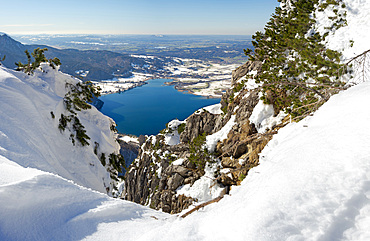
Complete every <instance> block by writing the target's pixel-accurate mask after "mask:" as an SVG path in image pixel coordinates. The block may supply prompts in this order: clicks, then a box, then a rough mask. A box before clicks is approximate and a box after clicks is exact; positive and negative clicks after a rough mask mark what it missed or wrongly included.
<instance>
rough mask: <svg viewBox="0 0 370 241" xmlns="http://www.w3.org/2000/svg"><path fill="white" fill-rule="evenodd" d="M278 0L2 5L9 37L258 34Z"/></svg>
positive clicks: (69, 0) (23, 0) (2, 26)
mask: <svg viewBox="0 0 370 241" xmlns="http://www.w3.org/2000/svg"><path fill="white" fill-rule="evenodd" d="M277 6H278V2H277V0H182V1H177V0H172V1H171V0H130V1H128V0H63V1H53V0H38V1H32V0H13V1H8V0H6V1H3V2H2V3H1V10H0V32H5V33H8V34H41V33H46V34H57V33H60V34H85V33H91V34H242V35H243V34H247V35H249V34H253V33H254V32H255V31H256V30H262V29H263V26H264V25H265V23H266V22H267V21H268V19H269V18H270V16H271V14H272V13H273V12H274V9H275V7H277Z"/></svg>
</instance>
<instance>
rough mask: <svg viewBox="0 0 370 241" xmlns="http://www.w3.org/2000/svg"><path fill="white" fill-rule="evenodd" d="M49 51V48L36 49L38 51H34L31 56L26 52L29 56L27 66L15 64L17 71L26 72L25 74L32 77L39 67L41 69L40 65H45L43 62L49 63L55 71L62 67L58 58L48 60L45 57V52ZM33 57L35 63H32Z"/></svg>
mask: <svg viewBox="0 0 370 241" xmlns="http://www.w3.org/2000/svg"><path fill="white" fill-rule="evenodd" d="M47 50H48V49H47V48H43V49H40V48H36V49H34V50H33V52H32V53H31V54H30V53H29V52H28V50H25V51H24V52H25V54H26V56H27V64H22V63H21V62H18V63H15V65H16V66H17V69H16V70H18V71H24V72H25V73H27V74H29V75H30V74H33V73H34V71H35V70H36V69H37V68H38V67H40V64H41V63H43V62H47V63H49V65H50V66H51V67H52V68H53V69H55V66H58V65H61V62H60V60H59V59H58V58H53V59H47V58H46V57H45V54H44V52H45V51H47ZM31 55H32V57H33V59H34V61H32V58H31Z"/></svg>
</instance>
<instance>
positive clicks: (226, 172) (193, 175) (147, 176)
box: [123, 62, 271, 213]
mask: <svg viewBox="0 0 370 241" xmlns="http://www.w3.org/2000/svg"><path fill="white" fill-rule="evenodd" d="M259 68H260V66H259V65H258V63H257V64H253V63H250V62H247V64H245V65H243V66H241V67H239V68H238V69H237V70H235V71H234V72H233V81H234V82H236V81H237V80H238V79H240V78H241V76H243V75H245V74H246V73H247V72H249V71H251V70H258V69H259ZM258 101H259V97H258V92H257V91H256V90H248V89H246V88H242V89H241V90H239V91H238V92H236V90H234V89H230V90H228V91H227V92H226V93H225V94H224V95H223V96H222V99H221V108H222V110H223V111H224V113H223V114H213V113H210V112H208V111H206V110H199V111H197V112H195V113H194V114H192V115H191V116H189V117H188V118H187V119H186V121H185V124H184V125H185V126H183V127H182V128H180V127H176V128H175V129H166V130H165V131H164V132H163V133H162V134H158V135H157V136H151V137H148V138H147V139H146V140H145V142H143V144H142V145H141V148H140V150H139V154H138V158H137V159H136V160H135V161H134V162H133V163H132V165H131V166H130V168H129V171H128V172H127V173H126V176H125V179H126V182H125V192H124V196H123V198H125V199H127V200H130V201H134V202H136V203H140V204H143V205H148V206H150V207H152V208H154V209H158V210H159V209H161V210H163V211H164V212H168V213H178V212H181V211H182V210H184V209H186V208H188V207H189V206H190V205H191V204H192V203H194V202H197V201H207V200H198V199H197V197H199V195H198V196H197V195H194V194H191V192H189V193H188V194H186V195H185V194H184V193H181V192H179V190H180V189H182V188H183V187H184V186H186V187H187V188H188V189H191V188H192V187H193V186H196V187H197V188H199V186H200V184H202V185H203V184H204V183H205V181H204V180H212V181H210V182H209V184H207V185H208V186H207V185H205V186H203V188H204V190H203V192H204V193H208V194H209V193H212V192H213V189H214V188H215V187H217V188H218V190H222V189H223V191H222V192H220V193H219V194H220V195H221V193H228V190H229V189H230V188H231V187H232V186H233V185H238V184H240V183H241V181H242V180H243V179H244V177H245V176H246V175H247V174H248V171H249V170H250V169H251V168H253V167H254V166H256V165H258V153H259V152H260V151H261V150H262V149H263V147H264V146H265V145H266V144H267V143H268V141H269V140H270V138H271V135H269V132H267V133H266V134H263V135H262V134H259V133H257V130H256V128H255V126H254V124H251V123H250V121H249V117H250V116H251V114H252V112H253V109H254V107H255V106H256V105H257V103H258ZM231 117H233V120H235V121H234V123H232V124H233V125H232V127H231V130H229V131H228V133H224V135H223V137H222V138H220V140H219V141H218V143H217V145H216V148H215V151H214V152H212V153H210V152H209V150H207V149H205V146H206V145H205V144H206V143H208V142H207V138H208V137H209V136H210V135H212V134H215V133H217V134H215V135H212V136H217V135H218V134H219V133H221V132H223V131H224V127H225V125H226V124H227V123H229V121H231ZM180 132H181V133H180ZM168 133H171V134H172V135H173V134H174V133H175V134H178V135H180V142H179V143H178V144H176V145H167V144H166V138H167V137H168V136H167V135H168ZM208 141H209V140H208ZM209 163H211V164H209ZM209 166H212V167H213V168H214V169H213V170H214V171H213V172H212V175H211V174H210V172H209V171H207V167H208V168H209ZM210 175H211V176H210ZM210 197H211V196H208V198H210ZM212 198H215V197H214V196H212Z"/></svg>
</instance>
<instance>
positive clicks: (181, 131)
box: [177, 123, 186, 134]
mask: <svg viewBox="0 0 370 241" xmlns="http://www.w3.org/2000/svg"><path fill="white" fill-rule="evenodd" d="M185 126H186V123H181V124H180V125H179V126H178V127H177V132H178V133H179V134H181V133H183V132H184V130H185Z"/></svg>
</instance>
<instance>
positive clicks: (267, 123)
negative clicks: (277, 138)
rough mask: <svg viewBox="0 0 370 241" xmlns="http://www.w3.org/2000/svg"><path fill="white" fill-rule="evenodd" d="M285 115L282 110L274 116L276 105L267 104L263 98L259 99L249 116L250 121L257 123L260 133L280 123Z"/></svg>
mask: <svg viewBox="0 0 370 241" xmlns="http://www.w3.org/2000/svg"><path fill="white" fill-rule="evenodd" d="M285 116H286V114H285V113H284V112H283V111H280V113H279V114H278V115H277V116H274V107H273V106H272V105H266V104H264V103H263V101H262V100H259V102H258V103H257V105H256V106H255V107H254V109H253V112H252V114H251V116H250V117H249V121H250V123H253V124H254V125H255V127H256V129H257V131H258V133H265V132H266V131H267V130H269V129H271V128H272V127H273V126H275V125H277V124H280V123H281V120H282V119H283V118H284V117H285Z"/></svg>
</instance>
